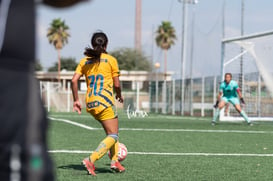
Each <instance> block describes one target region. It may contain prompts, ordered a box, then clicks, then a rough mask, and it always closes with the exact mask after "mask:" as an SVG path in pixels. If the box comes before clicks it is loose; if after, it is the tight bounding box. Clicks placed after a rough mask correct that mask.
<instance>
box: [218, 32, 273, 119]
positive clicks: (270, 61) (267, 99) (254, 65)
mask: <svg viewBox="0 0 273 181" xmlns="http://www.w3.org/2000/svg"><path fill="white" fill-rule="evenodd" d="M221 61H222V62H221V65H222V66H221V67H222V69H221V76H222V80H224V74H225V73H227V72H230V73H232V75H233V79H234V80H236V81H237V82H238V84H239V86H240V89H241V92H242V94H243V97H244V100H245V102H246V104H245V105H244V106H243V109H244V110H245V112H246V113H247V114H248V116H249V118H250V120H253V121H273V30H272V31H268V32H262V33H256V34H251V35H246V36H240V37H235V38H229V39H224V40H222V60H221ZM220 121H243V118H241V117H240V115H239V114H238V113H237V111H236V110H235V109H234V107H233V106H232V105H229V106H227V107H226V111H225V109H222V111H221V113H220Z"/></svg>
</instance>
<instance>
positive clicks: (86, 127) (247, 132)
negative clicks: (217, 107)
mask: <svg viewBox="0 0 273 181" xmlns="http://www.w3.org/2000/svg"><path fill="white" fill-rule="evenodd" d="M49 119H51V120H55V121H61V122H65V123H68V124H72V125H75V126H78V127H81V128H84V129H88V130H102V128H93V127H90V126H86V125H84V124H80V123H77V122H74V121H71V120H67V119H59V118H53V117H49ZM119 130H122V131H154V132H156V131H158V132H199V133H244V134H245V133H246V134H273V131H244V130H199V129H150V128H119Z"/></svg>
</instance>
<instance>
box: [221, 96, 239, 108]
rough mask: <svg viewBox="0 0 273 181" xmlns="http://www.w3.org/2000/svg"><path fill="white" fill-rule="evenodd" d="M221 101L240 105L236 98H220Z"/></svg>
mask: <svg viewBox="0 0 273 181" xmlns="http://www.w3.org/2000/svg"><path fill="white" fill-rule="evenodd" d="M222 101H225V103H229V102H230V103H231V104H232V105H234V106H235V105H237V104H240V101H239V99H238V97H224V96H223V97H222Z"/></svg>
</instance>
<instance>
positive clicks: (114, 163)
mask: <svg viewBox="0 0 273 181" xmlns="http://www.w3.org/2000/svg"><path fill="white" fill-rule="evenodd" d="M107 44H108V38H107V36H106V34H105V33H103V32H95V33H94V34H93V36H92V38H91V45H92V47H93V48H89V47H88V48H85V52H84V55H85V56H86V57H85V58H83V59H82V60H81V61H80V63H79V65H78V66H77V68H76V71H75V74H74V76H73V78H72V92H73V98H74V104H73V110H74V111H77V112H78V113H79V114H81V108H82V106H81V103H80V100H79V96H78V81H79V79H80V77H81V76H82V75H84V76H85V78H86V85H87V92H86V98H85V101H86V111H87V112H88V113H90V114H91V115H92V116H93V117H94V118H95V119H96V120H98V121H99V122H100V124H101V125H102V127H103V128H104V131H105V133H106V137H105V138H104V139H103V140H102V141H101V143H100V144H99V145H98V147H97V149H96V150H95V151H94V152H93V153H92V154H91V155H90V156H89V157H87V158H85V159H84V160H83V161H82V163H83V165H84V166H85V167H86V169H87V171H88V173H89V174H91V175H93V176H96V173H95V165H94V163H95V162H96V161H97V160H99V159H100V158H102V157H103V156H104V155H105V154H106V153H107V151H108V150H110V152H111V155H112V157H111V166H110V168H111V169H112V170H114V171H116V172H124V171H125V168H124V167H123V166H122V165H121V164H120V162H119V161H118V138H119V136H118V116H117V114H116V110H115V106H114V104H115V97H116V99H117V100H118V101H119V102H121V103H123V98H122V96H121V88H120V82H119V75H120V72H119V67H118V62H117V60H116V59H115V58H114V57H113V56H111V55H109V54H107V52H106V48H107ZM113 89H114V90H115V93H116V96H115V97H114V93H113Z"/></svg>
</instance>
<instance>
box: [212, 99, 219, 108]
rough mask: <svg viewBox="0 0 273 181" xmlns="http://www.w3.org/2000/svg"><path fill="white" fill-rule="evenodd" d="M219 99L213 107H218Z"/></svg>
mask: <svg viewBox="0 0 273 181" xmlns="http://www.w3.org/2000/svg"><path fill="white" fill-rule="evenodd" d="M218 104H219V101H218V100H217V101H216V103H215V104H214V105H213V107H214V108H215V109H216V108H217V107H218Z"/></svg>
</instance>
